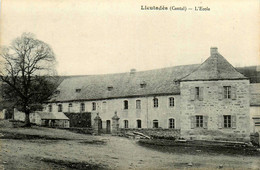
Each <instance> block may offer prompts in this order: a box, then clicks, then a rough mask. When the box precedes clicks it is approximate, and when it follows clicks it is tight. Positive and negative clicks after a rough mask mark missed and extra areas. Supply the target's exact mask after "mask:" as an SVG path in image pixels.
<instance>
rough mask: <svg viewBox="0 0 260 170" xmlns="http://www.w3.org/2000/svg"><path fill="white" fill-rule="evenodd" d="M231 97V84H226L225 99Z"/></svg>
mask: <svg viewBox="0 0 260 170" xmlns="http://www.w3.org/2000/svg"><path fill="white" fill-rule="evenodd" d="M230 98H231V86H224V99H230Z"/></svg>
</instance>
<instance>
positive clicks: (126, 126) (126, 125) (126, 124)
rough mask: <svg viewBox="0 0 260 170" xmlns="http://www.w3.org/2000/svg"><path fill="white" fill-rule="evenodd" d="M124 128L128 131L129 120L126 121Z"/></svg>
mask: <svg viewBox="0 0 260 170" xmlns="http://www.w3.org/2000/svg"><path fill="white" fill-rule="evenodd" d="M124 125H125V126H124V127H125V128H126V129H127V128H128V120H124Z"/></svg>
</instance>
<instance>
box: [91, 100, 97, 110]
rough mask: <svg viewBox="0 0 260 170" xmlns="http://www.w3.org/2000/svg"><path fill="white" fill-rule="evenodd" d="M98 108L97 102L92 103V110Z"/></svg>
mask: <svg viewBox="0 0 260 170" xmlns="http://www.w3.org/2000/svg"><path fill="white" fill-rule="evenodd" d="M96 109H97V106H96V103H95V102H93V103H92V110H96Z"/></svg>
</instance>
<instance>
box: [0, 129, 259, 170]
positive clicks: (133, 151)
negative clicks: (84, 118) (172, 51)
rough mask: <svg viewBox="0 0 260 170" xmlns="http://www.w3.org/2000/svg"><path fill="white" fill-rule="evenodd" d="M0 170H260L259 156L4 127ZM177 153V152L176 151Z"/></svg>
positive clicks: (65, 132) (107, 137) (53, 130)
mask: <svg viewBox="0 0 260 170" xmlns="http://www.w3.org/2000/svg"><path fill="white" fill-rule="evenodd" d="M0 138H1V139H0V169H44V170H45V169H219V168H221V169H260V159H259V158H260V157H259V156H257V155H253V156H252V155H247V156H246V155H238V154H235V155H232V154H225V153H221V152H218V153H212V154H211V153H209V152H203V151H201V150H197V149H196V150H195V151H194V150H193V152H192V154H189V152H187V149H188V150H189V149H191V150H192V148H184V150H185V152H183V148H179V149H180V152H178V149H176V148H175V149H171V148H165V147H164V148H163V149H162V148H160V147H158V148H157V147H149V146H148V147H147V146H141V145H139V144H138V143H137V142H136V141H135V140H133V139H127V138H123V137H114V136H109V135H102V136H91V135H83V134H76V133H73V132H69V131H67V130H60V129H51V128H44V127H32V128H11V127H10V128H0ZM173 150H174V151H173Z"/></svg>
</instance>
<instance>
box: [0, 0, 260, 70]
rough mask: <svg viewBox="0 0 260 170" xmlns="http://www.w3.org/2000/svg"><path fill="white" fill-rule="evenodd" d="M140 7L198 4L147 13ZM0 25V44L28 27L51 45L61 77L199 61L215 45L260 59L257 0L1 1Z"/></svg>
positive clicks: (231, 55) (240, 62)
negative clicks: (196, 8)
mask: <svg viewBox="0 0 260 170" xmlns="http://www.w3.org/2000/svg"><path fill="white" fill-rule="evenodd" d="M141 5H146V6H153V5H164V6H165V7H169V6H176V7H177V6H186V7H189V8H193V10H191V11H186V12H184V11H169V10H168V11H147V10H146V11H144V10H143V11H142V10H141ZM195 6H204V7H209V8H210V11H207V12H205V11H204V12H203V11H194V7H195ZM0 29H1V44H2V45H8V44H9V43H10V42H11V40H13V39H14V38H16V37H17V36H20V35H21V34H22V33H23V32H31V33H34V34H35V35H36V37H37V38H38V39H40V40H42V41H45V42H46V43H48V44H49V45H50V46H51V47H52V48H53V51H54V53H55V54H56V59H57V61H58V66H57V70H58V73H59V74H61V75H86V74H106V73H118V72H128V71H129V70H130V69H131V68H135V69H137V70H139V71H140V70H150V69H156V68H163V67H169V66H175V65H186V64H197V63H201V62H202V61H204V60H205V59H206V58H207V57H209V51H210V47H211V46H217V47H218V49H219V52H220V53H221V54H222V55H223V56H224V57H225V58H226V59H227V60H228V61H229V62H230V63H231V64H233V65H234V66H248V65H257V64H258V65H259V63H260V58H259V38H260V36H259V0H244V1H242V0H238V1H237V0H236V1H231V0H230V1H223V0H222V1H213V0H211V1H209V0H208V1H203V0H200V1H196V0H192V1H188V0H171V1H159V0H155V1H154V0H148V1H140V0H129V1H126V0H120V1H119V0H116V1H115V0H114V1H108V0H107V1H105V0H98V1H94V0H89V1H83V0H66V1H65V0H55V2H54V1H52V0H45V1H39V0H2V2H1V27H0Z"/></svg>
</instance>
